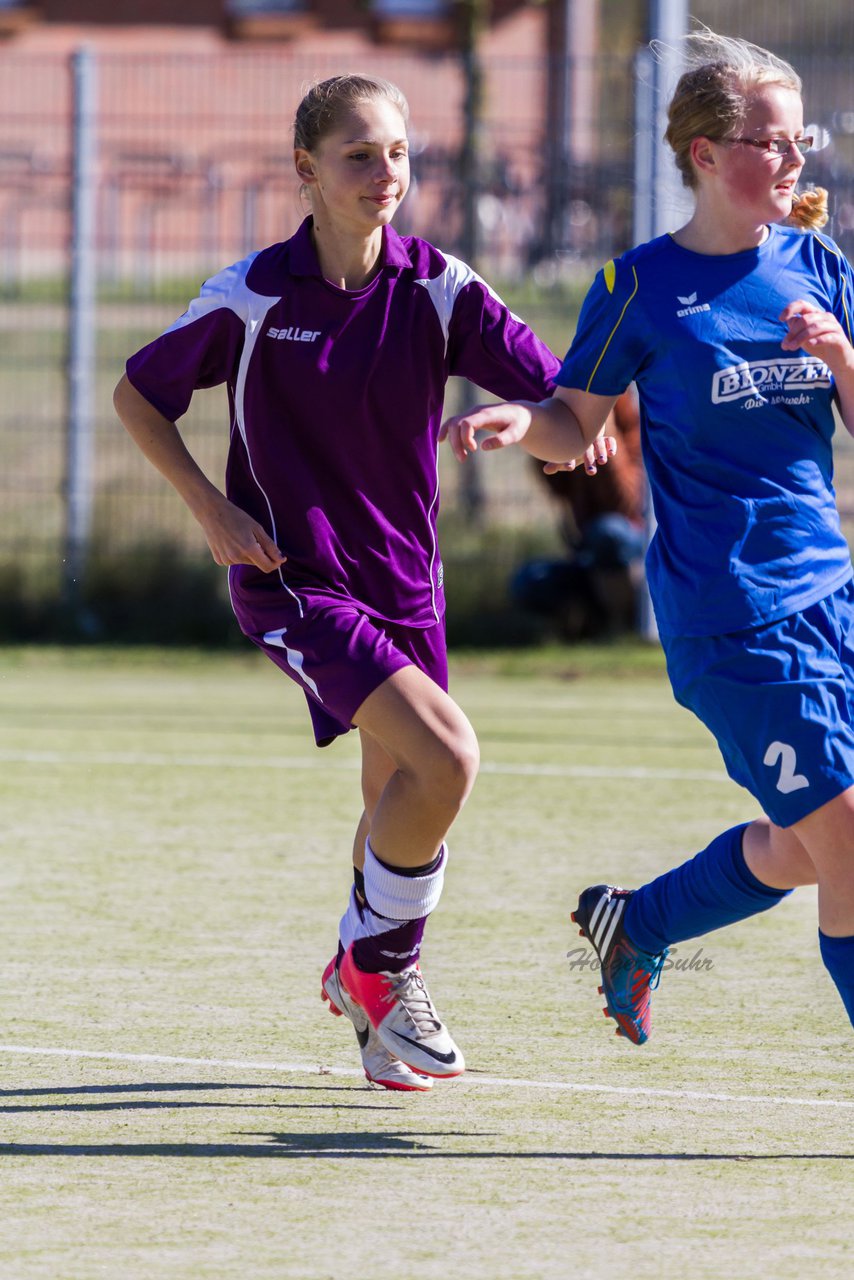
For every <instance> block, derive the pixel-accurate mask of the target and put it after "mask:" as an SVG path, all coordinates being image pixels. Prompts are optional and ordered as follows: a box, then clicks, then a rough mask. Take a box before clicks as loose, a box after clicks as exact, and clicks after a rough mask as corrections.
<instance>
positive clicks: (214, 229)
mask: <svg viewBox="0 0 854 1280" xmlns="http://www.w3.org/2000/svg"><path fill="white" fill-rule="evenodd" d="M709 7H710V6H708V5H707V6H706V8H709ZM800 7H801V6H800V5H794V6H789V8H790V9H795V8H800ZM701 8H702V6H701ZM753 9H754V11H755V13H754V28H753V29H749V26H750V24H749V22H748V21H747V19H746V17H745V18H744V19H743V20H741V21H740V22H737V23H735V22H734V23H731V24H730V27H729V29H737V30H739V31H740V32H741V33H743V34H747V35H748V36H750V37H754V38H756V39H760V40H767V41H768V42H769V43H771V45H772V47H774V48H775V49H776V50H778V51H779V52H781V53H783V54H784V56H790V57H791V58H792V59H793V61H794V62H795V64H796V65H797V66H798V68H799V70H800V71H801V72H802V74H803V76H804V80H805V99H806V103H807V117H808V119H809V120H810V121H811V122H814V123H815V124H816V125H817V126H818V127H819V129H820V131H821V133H820V136H821V138H822V141H823V142H824V143H825V145H824V146H823V147H822V149H821V150H819V151H818V153H817V154H816V155H815V156H814V157H811V158H810V161H809V169H808V174H809V177H810V178H811V180H812V181H814V182H817V183H820V184H821V185H824V186H827V187H829V189H830V191H831V204H832V208H833V211H834V221H833V223H832V225H831V227H830V231H831V233H832V234H834V235H835V236H836V238H837V239H838V240H839V242H840V243H841V244H842V246H843V248H844V249H845V250H846V251H847V252H848V253H849V256H850V255H851V253H852V252H854V69H852V66H854V64H852V60H851V58H850V56H849V54H848V52H847V51H846V50H845V49H844V48H843V47H841V46H840V44H839V41H838V39H834V42H833V43H832V44H831V43H828V44H827V46H826V47H821V48H813V47H811V46H810V45H806V46H805V47H803V48H800V49H799V48H798V47H795V46H794V45H793V44H789V46H788V47H781V45H780V41H779V40H777V41H776V42H775V35H776V34H778V33H775V32H774V31H773V30H767V31H766V30H765V27H766V26H773V23H772V22H771V19H770V14H769V11H768V10H767V9H766V7H765V6H764V5H762V4H758V5H755V6H753ZM697 16H698V17H701V18H702V17H705V16H707V15H705V14H703V13H698V15H697ZM714 19H715V15H712V20H713V21H714ZM721 26H723V24H722V23H721ZM849 26H851V27H852V31H851V33H850V34H851V36H854V20H850V21H849ZM784 34H785V35H786V37H787V39H789V38H791V39H794V36H793V34H792V32H791V31H790V30H789V29H788V28H787V31H786V32H785V33H784ZM849 47H850V46H849ZM91 64H92V68H93V76H94V80H93V82H92V84H91V85H90V89H91V92H92V98H93V116H92V120H91V121H90V123H91V124H92V126H93V128H92V132H91V139H92V143H93V156H92V163H93V165H94V174H95V185H94V199H93V208H92V219H93V232H92V242H91V246H90V248H91V268H92V270H91V284H92V289H93V291H94V297H93V299H92V308H91V326H90V327H91V330H92V332H91V335H90V337H91V339H92V342H93V344H94V355H93V368H94V375H93V394H92V398H91V405H90V407H89V410H88V417H89V419H90V420H89V421H88V423H87V424H86V431H87V432H88V442H87V447H88V449H89V468H88V471H87V473H86V475H85V477H84V478H85V482H86V486H87V497H86V501H87V503H88V504H89V505H88V506H87V507H86V511H85V521H84V524H85V526H86V556H85V559H84V560H83V561H82V562H80V563H78V562H77V561H76V560H75V539H77V540H78V541H79V528H80V523H79V514H80V512H79V507H78V508H77V532H75V494H74V485H75V483H78V482H79V479H80V477H79V475H78V476H77V481H75V479H74V477H75V474H77V473H76V466H77V464H76V462H75V453H74V448H73V446H72V444H71V443H70V440H69V423H70V422H71V421H72V419H73V418H74V415H75V407H74V377H75V359H78V358H79V343H80V333H79V331H78V329H77V327H76V326H79V325H80V324H81V323H87V321H86V310H85V307H84V308H83V309H82V310H81V308H80V306H79V298H78V299H77V304H76V305H72V304H74V296H73V293H74V291H73V288H72V287H71V286H72V285H73V283H74V277H73V273H72V270H71V261H72V255H71V246H72V238H73V230H74V229H73V220H72V213H73V209H74V202H73V199H72V190H73V181H72V179H73V175H74V172H75V145H79V137H80V134H79V123H80V122H79V120H78V121H77V130H76V126H75V104H76V102H77V99H78V98H79V85H78V87H77V88H75V73H74V66H73V65H72V63H71V62H70V61H69V59H68V58H66V57H62V56H59V55H40V56H38V57H36V56H34V55H31V56H25V55H22V54H18V53H16V52H15V51H14V50H13V49H6V50H2V51H0V442H2V449H3V458H4V466H3V469H2V473H0V511H2V520H0V609H2V611H3V612H4V614H5V616H6V623H5V626H4V627H3V628H2V630H3V632H4V633H5V634H7V635H8V634H12V635H14V634H38V633H39V631H40V630H44V629H47V630H55V627H52V626H51V618H54V620H55V617H56V615H57V614H58V613H61V611H62V610H63V609H67V608H72V607H74V608H77V607H78V606H79V604H80V598H81V593H83V595H85V591H84V585H85V584H84V583H83V582H82V581H81V579H82V578H85V577H88V579H90V580H91V581H92V582H100V584H101V587H100V596H99V599H100V600H101V602H102V604H101V615H102V616H101V618H100V621H99V622H98V624H97V625H99V626H100V628H101V630H102V631H104V630H106V631H109V629H110V626H111V625H113V624H115V625H116V627H118V626H119V621H120V613H121V605H120V602H121V600H122V599H127V598H128V597H129V596H132V595H133V592H134V590H136V591H137V593H138V595H139V600H140V604H139V611H138V612H137V614H134V613H133V610H132V609H129V611H127V610H126V612H127V617H128V618H133V617H135V618H136V622H135V623H133V624H132V625H138V626H139V627H140V628H141V630H142V631H146V619H148V621H151V609H150V594H149V595H146V584H147V583H148V584H149V585H151V584H152V583H154V582H155V581H157V582H159V581H160V578H159V577H158V575H159V574H161V572H162V573H163V574H164V575H165V576H168V571H169V566H170V565H171V566H174V565H175V564H177V563H179V562H180V563H181V564H182V565H183V566H184V568H185V569H186V570H187V571H188V573H189V575H190V576H189V577H186V576H185V578H184V581H185V583H186V582H192V583H193V584H194V585H193V587H192V590H193V591H195V592H196V595H195V604H194V605H188V608H190V610H191V611H192V609H193V608H195V610H196V613H197V614H199V615H200V616H201V615H202V614H204V612H205V611H204V609H203V608H201V606H200V605H199V603H198V602H199V600H200V599H201V598H202V592H201V588H200V587H199V581H200V580H201V577H204V575H205V574H207V572H208V567H207V549H206V548H205V547H204V545H203V543H202V542H201V539H200V535H199V532H198V529H197V528H196V526H195V525H194V523H193V522H192V520H191V518H190V517H189V516H188V515H187V514H186V513H185V511H184V509H183V506H182V504H181V503H180V502H179V500H178V499H177V498H176V497H175V495H174V494H173V493H172V492H171V490H169V488H168V486H166V484H165V482H163V481H162V480H161V478H160V477H159V476H157V475H156V473H155V472H154V471H153V470H152V469H151V468H150V467H149V465H148V464H147V463H146V462H145V461H144V459H143V458H142V457H141V455H139V454H138V453H137V451H136V450H135V449H134V447H133V446H132V444H131V443H130V441H129V440H128V439H127V438H126V437H125V434H124V432H123V431H122V429H121V427H120V426H119V424H118V423H117V422H116V420H115V417H114V414H113V410H112V404H111V393H112V388H113V386H114V384H115V382H116V381H117V379H118V378H119V376H120V374H121V372H122V369H123V364H124V360H125V358H126V357H127V355H128V354H130V352H132V351H133V350H135V349H136V348H137V347H139V346H140V345H142V344H143V343H144V342H146V341H148V340H149V339H150V338H151V337H153V336H155V335H156V334H157V333H158V332H159V331H160V330H161V329H162V328H164V327H165V326H166V325H167V324H169V323H170V322H171V321H172V320H173V319H174V318H175V317H176V316H177V315H178V314H180V312H181V311H182V310H183V309H184V306H185V304H186V302H187V300H188V299H189V298H190V297H191V296H193V295H194V294H195V293H196V292H197V290H198V287H199V284H200V283H201V281H202V280H204V279H205V278H206V276H208V275H209V274H211V273H212V272H214V271H216V270H217V269H219V268H220V267H221V266H223V265H226V264H227V263H229V262H231V261H234V260H236V259H238V258H239V257H241V256H243V255H244V254H245V253H247V252H249V251H250V250H252V249H255V248H259V247H261V246H263V245H264V244H268V243H272V242H274V241H276V240H281V239H284V238H286V237H287V236H289V235H290V234H292V233H293V231H294V230H295V229H296V227H297V226H298V224H299V221H300V220H301V218H302V216H303V212H304V211H303V209H302V208H301V205H300V201H299V195H298V190H297V183H296V179H295V177H294V174H293V168H292V161H291V120H292V115H293V110H294V108H295V106H296V104H297V102H298V101H299V99H300V97H301V96H302V93H303V91H304V88H305V86H306V84H307V83H309V82H311V81H314V80H317V79H322V78H324V77H325V76H327V75H333V74H336V73H337V72H340V70H341V67H340V66H339V65H337V64H336V65H332V64H330V65H321V64H320V63H319V61H318V60H317V59H312V60H311V62H310V63H308V62H306V61H303V60H301V58H300V56H299V54H298V52H294V48H293V47H291V48H290V49H281V50H247V49H234V50H223V51H221V52H217V53H212V54H199V53H194V54H190V55H184V54H182V55H180V56H178V55H175V56H171V55H162V54H161V55H157V56H155V55H151V54H145V55H138V56H132V55H128V54H118V53H108V52H99V53H98V54H97V56H94V55H93V56H92V58H91ZM359 69H360V70H364V71H366V72H368V73H372V74H378V75H383V76H386V77H388V78H390V79H393V80H394V81H396V82H397V83H399V84H400V85H401V86H402V87H403V89H404V91H405V92H406V93H407V96H408V97H409V99H410V103H411V106H412V151H413V179H414V180H413V186H412V190H411V192H410V195H409V196H408V198H407V201H406V203H405V205H404V206H403V208H402V209H401V211H400V214H399V218H398V221H397V223H396V226H397V227H398V230H400V231H402V232H412V233H417V234H419V235H424V236H426V237H427V238H428V239H431V240H433V241H435V242H436V243H438V244H439V245H440V246H442V247H443V248H445V249H447V250H448V251H450V252H453V253H456V254H458V255H459V256H462V257H466V258H469V259H471V258H472V257H474V259H475V263H476V265H477V267H478V269H479V270H480V271H481V272H482V274H484V275H485V276H486V278H487V279H488V280H489V281H490V283H492V284H493V286H494V287H495V288H496V289H497V290H498V291H499V292H500V293H502V295H503V296H504V297H505V298H506V300H507V301H508V302H509V303H510V304H511V305H512V306H513V307H514V309H515V310H516V311H517V312H518V313H519V314H521V315H522V316H523V317H524V318H525V319H526V320H527V321H528V322H529V323H530V324H531V325H532V326H533V327H534V328H535V329H536V330H537V331H538V332H539V333H541V335H542V336H543V337H544V338H545V339H546V341H548V342H549V343H550V344H551V345H552V346H553V348H554V349H555V350H556V351H558V353H561V352H562V351H563V350H564V349H565V348H566V346H567V344H568V342H569V339H570V338H571V335H572V329H573V324H574V318H575V315H576V314H577V308H578V305H579V303H580V300H581V298H582V297H583V294H584V291H585V290H586V288H587V285H588V284H589V282H590V280H591V279H592V276H593V274H594V272H595V271H596V270H597V269H598V267H599V266H600V265H601V263H602V262H603V261H605V260H607V259H608V258H610V257H612V256H613V255H614V254H616V253H619V252H621V251H622V250H624V249H625V248H626V247H628V245H629V244H630V243H631V240H632V223H633V192H634V180H633V164H634V159H633V152H634V141H635V109H634V101H635V90H634V83H633V79H634V66H633V60H632V58H631V57H629V56H626V57H617V56H601V57H599V58H596V59H593V60H590V59H588V60H581V59H575V60H570V63H569V64H567V65H563V64H562V65H560V66H558V65H556V64H555V62H554V61H552V62H549V61H548V60H540V61H537V60H533V59H516V60H509V59H504V60H503V61H495V60H493V61H491V62H486V63H485V64H484V65H483V67H482V73H483V112H482V119H481V122H480V123H479V125H478V127H477V129H476V130H475V131H473V132H472V131H470V129H469V131H468V132H467V129H468V128H469V126H470V122H467V120H466V80H465V69H464V66H463V64H462V62H461V61H460V60H459V59H458V58H456V57H454V56H451V55H442V56H439V55H434V56H430V57H429V58H427V57H423V56H422V57H416V56H415V55H411V56H406V55H401V54H400V53H399V52H398V53H394V54H390V53H387V52H383V51H381V50H378V51H376V52H375V53H374V54H372V55H371V56H370V57H369V58H365V59H363V60H362V66H361V67H360V68H359ZM567 78H568V80H569V81H570V82H571V84H572V85H573V86H574V92H573V94H572V101H573V102H574V103H575V104H578V103H579V102H582V103H584V104H585V105H584V108H583V110H581V109H580V108H579V107H578V106H577V105H576V106H575V107H574V114H573V115H572V118H571V119H567V118H564V123H565V124H566V126H567V127H566V128H560V127H558V122H557V120H556V118H555V113H554V111H553V109H552V103H553V98H554V91H555V86H556V85H561V84H563V85H564V88H565V85H566V82H567ZM579 89H580V90H581V92H579ZM78 105H79V104H78ZM75 138H76V139H77V144H75ZM463 158H465V164H463ZM81 316H82V317H83V319H82V320H81ZM466 394H469V393H468V392H467V391H466V389H465V388H463V387H460V386H453V385H452V386H451V388H450V389H449V401H450V402H449V409H450V408H452V407H456V404H457V403H458V402H459V400H460V397H461V396H463V395H466ZM78 408H79V407H78ZM182 431H183V432H184V434H185V437H186V439H187V442H188V444H189V446H190V448H191V450H192V451H193V453H194V454H195V455H196V456H197V457H198V459H199V461H200V463H201V464H202V466H203V467H204V468H205V469H206V470H207V471H208V473H209V474H210V475H211V477H212V478H214V479H219V478H221V476H222V471H223V462H224V457H225V450H226V447H227V420H226V408H225V400H224V395H223V394H222V391H221V389H220V390H217V391H212V392H202V393H199V394H198V395H197V396H196V398H195V400H194V403H193V406H192V408H191V411H190V413H189V414H188V415H187V418H186V419H185V420H184V421H183V423H182ZM511 455H512V456H511ZM443 467H444V470H445V474H444V505H443V517H442V519H443V524H444V530H443V543H444V551H445V558H446V561H447V562H448V576H449V583H450V596H449V599H450V601H451V603H453V600H454V595H453V581H454V563H455V560H457V561H459V562H460V563H463V564H470V565H471V566H473V567H474V566H475V565H476V572H473V573H468V574H463V575H462V577H464V578H465V580H466V583H467V587H468V589H469V590H470V591H471V590H473V589H475V586H476V592H475V594H476V597H477V599H476V605H477V608H479V609H481V610H482V609H483V608H484V606H485V604H486V602H488V601H489V600H493V601H497V600H498V599H499V598H502V599H503V596H504V591H505V584H506V580H507V577H508V575H509V574H510V572H511V571H512V569H513V567H514V566H515V565H516V564H518V563H519V562H520V560H522V559H524V558H525V557H526V556H530V555H532V554H534V553H537V552H539V553H543V552H549V551H555V550H557V549H559V547H560V539H559V534H558V528H557V520H556V519H555V513H554V511H553V509H552V508H551V507H550V506H549V503H548V499H547V498H546V497H544V491H543V489H542V487H541V486H540V484H539V482H538V480H537V478H536V476H535V474H534V472H533V470H532V469H531V467H530V464H528V463H527V461H526V459H525V458H524V457H522V456H520V455H515V454H513V451H509V454H508V456H506V457H504V456H500V457H497V458H494V459H490V460H489V461H488V463H487V465H485V466H483V467H482V468H480V469H479V470H478V472H477V473H474V472H472V471H469V472H466V471H465V470H463V471H460V469H458V468H457V467H456V465H455V464H454V463H453V460H452V459H450V457H446V458H445V459H444V460H443ZM839 475H840V490H841V501H842V505H843V509H844V512H845V515H846V517H848V516H850V515H854V464H852V462H851V460H850V457H849V455H848V453H847V451H846V450H845V449H844V448H843V449H841V450H840V470H839ZM78 498H79V494H78ZM78 550H79V548H78ZM193 574H196V575H199V576H198V577H197V578H193ZM174 576H175V575H174V574H173V578H174ZM220 578H221V575H220V576H219V577H218V578H217V581H220ZM205 581H207V579H206V578H205ZM152 590H154V587H153V586H152ZM187 590H189V588H187ZM217 590H219V588H217ZM109 598H112V599H113V601H114V602H115V611H114V614H112V615H111V614H110V611H109V609H106V610H105V607H104V606H103V601H104V600H105V599H109ZM146 601H149V603H148V604H146V603H145V602H146ZM179 605H180V602H179V601H177V600H173V601H172V604H171V606H170V607H173V608H175V609H178V608H179ZM105 617H106V621H105ZM111 618H112V622H111V620H110V619H111ZM93 625H95V623H94V621H93ZM200 625H201V623H200ZM119 629H120V628H119ZM148 630H149V632H150V628H148Z"/></svg>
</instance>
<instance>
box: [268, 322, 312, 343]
mask: <svg viewBox="0 0 854 1280" xmlns="http://www.w3.org/2000/svg"><path fill="white" fill-rule="evenodd" d="M267 337H268V338H277V339H278V341H279V342H314V340H315V338H319V337H320V330H319V329H300V327H299V325H295V324H291V325H288V327H287V329H268V330H267Z"/></svg>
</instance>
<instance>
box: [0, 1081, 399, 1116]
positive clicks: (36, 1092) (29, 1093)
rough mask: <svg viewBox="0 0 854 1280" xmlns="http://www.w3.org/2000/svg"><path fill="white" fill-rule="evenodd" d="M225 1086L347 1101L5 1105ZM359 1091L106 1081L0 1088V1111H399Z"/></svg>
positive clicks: (224, 1087)
mask: <svg viewBox="0 0 854 1280" xmlns="http://www.w3.org/2000/svg"><path fill="white" fill-rule="evenodd" d="M227 1090H245V1091H246V1092H250V1093H263V1092H271V1091H272V1092H275V1093H324V1094H327V1093H330V1094H331V1093H345V1094H347V1095H348V1096H349V1098H350V1099H351V1101H349V1102H343V1101H341V1102H339V1101H338V1100H337V1099H331V1100H330V1101H329V1102H269V1101H267V1100H266V1099H265V1100H264V1101H263V1102H227V1101H224V1100H222V1099H221V1098H211V1099H209V1100H206V1101H195V1100H193V1101H185V1100H183V1099H178V1098H168V1099H162V1100H161V1099H155V1098H131V1097H125V1098H121V1099H117V1100H116V1101H114V1102H50V1103H48V1102H44V1103H38V1102H32V1103H28V1102H14V1103H8V1102H6V1099H9V1098H51V1099H54V1098H65V1097H80V1096H81V1095H82V1096H91V1095H92V1094H113V1095H115V1094H144V1093H189V1092H202V1093H212V1092H214V1091H216V1092H218V1093H220V1094H222V1093H223V1092H225V1091H227ZM373 1092H374V1091H373V1090H369V1089H368V1088H367V1086H366V1087H365V1088H364V1089H363V1090H362V1091H361V1094H362V1096H370V1094H371V1093H373ZM358 1098H359V1094H355V1096H354V1089H353V1087H352V1086H351V1085H343V1084H340V1085H335V1084H313V1085H296V1084H222V1083H214V1084H208V1083H206V1082H202V1081H193V1082H182V1081H177V1082H172V1083H168V1084H147V1083H143V1084H105V1085H74V1086H72V1087H70V1088H65V1089H51V1088H40V1089H0V1115H21V1114H25V1115H26V1114H30V1115H32V1114H37V1115H48V1114H50V1113H53V1112H63V1113H71V1114H73V1113H78V1112H81V1111H82V1112H99V1111H101V1112H103V1111H154V1110H163V1111H182V1110H193V1109H205V1108H215V1109H216V1110H221V1109H223V1108H229V1109H232V1108H240V1109H243V1110H253V1111H257V1110H258V1108H259V1107H261V1106H263V1107H265V1108H270V1107H272V1108H273V1109H274V1110H279V1111H284V1110H288V1111H296V1110H299V1111H328V1110H330V1109H334V1110H336V1111H340V1110H351V1111H382V1112H386V1111H391V1110H399V1109H400V1107H399V1105H398V1106H397V1107H395V1106H394V1104H393V1103H392V1102H391V1100H390V1099H389V1101H387V1102H385V1103H377V1104H375V1105H374V1104H371V1103H370V1102H362V1101H359V1100H358Z"/></svg>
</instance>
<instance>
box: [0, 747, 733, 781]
mask: <svg viewBox="0 0 854 1280" xmlns="http://www.w3.org/2000/svg"><path fill="white" fill-rule="evenodd" d="M0 763H2V764H31V765H75V766H80V765H82V766H92V767H96V768H102V767H106V766H110V765H118V766H120V767H122V768H167V769H253V770H255V771H257V769H258V766H259V764H263V766H264V768H265V769H290V770H293V769H305V770H309V771H314V770H322V771H323V772H326V771H327V770H330V769H335V770H344V771H346V772H348V773H353V772H358V770H359V769H360V768H361V765H360V762H359V760H358V759H356V758H355V757H353V758H352V759H350V758H348V759H330V757H329V756H327V755H323V757H318V759H316V760H315V759H312V758H311V757H309V756H266V757H265V758H264V759H263V760H262V761H259V760H258V758H257V757H251V758H250V757H249V756H215V755H169V754H168V753H166V752H159V751H110V752H106V751H103V752H101V751H15V750H13V749H8V750H6V749H0ZM480 772H481V773H485V774H489V773H493V774H507V775H512V776H516V777H525V778H624V779H629V780H631V779H637V780H639V781H647V782H648V781H656V780H661V781H673V782H723V783H727V785H730V780H729V778H728V777H727V775H726V774H725V773H724V771H723V769H722V768H721V769H718V770H715V769H655V768H647V767H645V766H642V765H638V766H634V765H630V766H614V765H596V764H501V763H499V762H498V761H494V760H485V761H482V762H481V766H480Z"/></svg>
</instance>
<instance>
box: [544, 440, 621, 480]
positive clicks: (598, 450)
mask: <svg viewBox="0 0 854 1280" xmlns="http://www.w3.org/2000/svg"><path fill="white" fill-rule="evenodd" d="M616 452H617V441H616V438H615V437H614V436H597V437H596V439H595V440H594V441H593V443H592V444H591V445H590V446H589V447H588V448H587V449H585V451H584V454H583V456H582V457H580V458H570V460H569V462H547V463H546V465H545V466H544V467H543V471H544V472H545V473H546V475H547V476H553V475H556V474H557V472H558V471H574V470H575V468H576V467H578V466H580V465H581V464H582V463H583V464H584V470H585V471H586V472H587V474H588V475H589V476H595V474H596V472H597V471H598V469H599V467H604V466H605V465H606V464H607V462H608V459H609V458H613V456H614V454H615V453H616Z"/></svg>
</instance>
